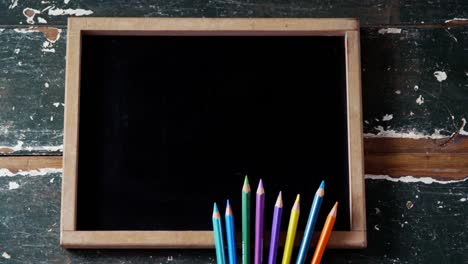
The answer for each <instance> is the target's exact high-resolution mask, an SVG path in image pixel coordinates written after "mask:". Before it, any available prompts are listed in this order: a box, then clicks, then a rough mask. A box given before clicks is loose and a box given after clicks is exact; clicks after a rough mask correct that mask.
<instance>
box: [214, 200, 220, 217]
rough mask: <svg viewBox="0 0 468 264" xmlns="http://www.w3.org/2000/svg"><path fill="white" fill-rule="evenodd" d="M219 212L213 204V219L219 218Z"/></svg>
mask: <svg viewBox="0 0 468 264" xmlns="http://www.w3.org/2000/svg"><path fill="white" fill-rule="evenodd" d="M219 217H220V216H219V210H218V206H217V205H216V203H214V206H213V218H219Z"/></svg>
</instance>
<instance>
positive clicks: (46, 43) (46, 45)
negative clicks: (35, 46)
mask: <svg viewBox="0 0 468 264" xmlns="http://www.w3.org/2000/svg"><path fill="white" fill-rule="evenodd" d="M50 46H51V44H50V42H49V41H47V40H46V41H44V42H43V43H42V47H43V48H47V47H50Z"/></svg>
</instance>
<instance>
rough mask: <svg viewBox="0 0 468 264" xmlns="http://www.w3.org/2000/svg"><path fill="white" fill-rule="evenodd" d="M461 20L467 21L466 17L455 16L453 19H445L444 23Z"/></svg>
mask: <svg viewBox="0 0 468 264" xmlns="http://www.w3.org/2000/svg"><path fill="white" fill-rule="evenodd" d="M461 21H468V18H458V17H455V18H453V19H449V20H445V23H451V22H461Z"/></svg>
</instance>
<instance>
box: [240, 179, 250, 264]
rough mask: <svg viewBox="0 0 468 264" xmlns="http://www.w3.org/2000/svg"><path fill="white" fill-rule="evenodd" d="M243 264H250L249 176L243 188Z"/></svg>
mask: <svg viewBox="0 0 468 264" xmlns="http://www.w3.org/2000/svg"><path fill="white" fill-rule="evenodd" d="M242 264H250V185H249V179H248V178H247V175H245V180H244V186H243V187H242Z"/></svg>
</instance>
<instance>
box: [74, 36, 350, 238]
mask: <svg viewBox="0 0 468 264" xmlns="http://www.w3.org/2000/svg"><path fill="white" fill-rule="evenodd" d="M79 123H80V125H79V145H78V149H79V156H78V196H77V222H76V229H77V230H210V229H211V228H212V227H211V214H212V208H213V202H215V201H216V202H218V205H219V206H220V207H221V208H222V210H223V209H224V208H225V200H226V199H227V198H229V199H231V203H232V204H233V206H234V214H235V220H236V224H237V227H238V230H240V219H241V214H240V204H241V201H240V198H241V189H242V184H243V179H244V176H245V175H246V174H248V175H249V179H250V183H251V188H252V192H253V193H252V202H254V199H255V198H254V197H255V190H256V187H257V183H258V180H259V179H260V178H262V179H263V181H264V185H265V189H266V211H265V215H266V217H265V221H266V222H265V227H266V229H269V228H270V226H271V215H272V208H273V204H274V202H275V200H276V196H277V194H278V191H280V190H282V191H283V201H284V206H285V209H284V210H285V212H286V213H285V214H284V217H283V226H282V228H283V229H286V226H287V222H288V220H287V219H288V218H289V212H290V209H291V206H292V204H293V202H294V197H295V195H296V194H297V193H300V194H301V210H302V217H301V220H300V222H299V228H300V229H303V228H304V226H305V221H306V218H307V215H308V211H309V208H310V204H311V201H312V198H313V195H314V193H315V191H316V189H317V187H318V185H319V183H320V181H321V180H322V179H324V180H325V181H326V194H325V199H324V202H323V205H322V214H321V217H320V219H319V222H318V224H317V225H316V228H317V229H321V227H322V224H323V222H324V220H325V217H326V214H327V213H328V211H329V209H330V208H331V207H332V205H333V203H334V202H335V201H339V202H340V206H339V212H338V218H337V222H336V225H335V230H350V224H349V223H350V212H349V206H350V204H349V179H348V141H347V108H346V63H345V45H344V37H341V36H340V37H337V36H333V37H329V36H288V37H284V36H282V37H278V36H276V37H273V36H271V37H269V36H261V37H260V36H247V37H239V36H236V37H229V36H91V35H83V36H82V55H81V84H80V116H79Z"/></svg>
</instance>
